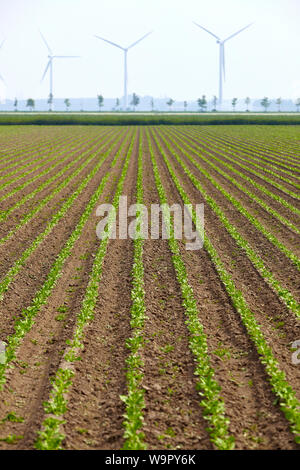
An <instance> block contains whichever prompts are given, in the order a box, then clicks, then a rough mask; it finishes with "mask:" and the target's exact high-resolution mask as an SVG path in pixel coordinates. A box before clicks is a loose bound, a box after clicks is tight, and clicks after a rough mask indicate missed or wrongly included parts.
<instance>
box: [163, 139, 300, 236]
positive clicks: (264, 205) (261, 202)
mask: <svg viewBox="0 0 300 470" xmlns="http://www.w3.org/2000/svg"><path fill="white" fill-rule="evenodd" d="M168 135H169V138H170V140H172V142H173V143H174V144H175V145H177V144H176V141H174V140H173V139H171V135H174V134H173V133H170V132H169V133H168ZM180 143H181V144H183V145H184V147H186V148H187V149H188V150H189V152H191V153H193V154H194V155H196V156H197V157H198V158H200V159H201V160H203V161H205V162H206V163H207V164H208V165H210V166H211V167H212V168H213V169H214V170H216V171H217V172H218V173H219V174H221V175H222V176H223V177H224V178H226V179H228V180H229V181H230V182H231V183H232V184H233V185H234V186H236V187H237V188H238V189H239V190H240V191H242V192H243V193H245V194H247V196H249V197H250V198H251V199H252V200H254V201H255V202H257V204H259V205H260V206H261V207H262V208H263V209H264V210H265V211H266V212H268V213H269V214H271V215H272V216H273V217H275V218H276V219H278V220H279V221H280V222H281V223H282V224H283V225H286V226H287V227H288V228H290V229H291V230H293V231H294V232H295V233H297V234H300V230H299V229H298V227H296V225H294V224H292V222H290V221H289V220H288V219H286V218H285V217H283V216H282V215H281V214H280V213H279V212H278V211H276V210H275V209H273V208H272V207H270V206H269V205H268V204H267V203H266V202H265V201H264V200H263V199H260V198H259V197H258V196H256V194H254V193H252V192H251V191H249V190H248V189H247V188H246V187H245V186H244V185H243V184H241V183H239V182H238V181H237V180H236V179H235V178H234V177H232V176H231V175H230V174H228V173H226V172H224V171H223V170H222V169H221V168H220V167H218V166H217V165H215V164H214V163H213V162H212V161H211V157H212V158H213V159H214V160H216V161H218V162H219V163H221V164H223V165H224V166H225V168H227V169H229V170H231V171H232V172H233V173H235V174H237V175H239V176H240V177H241V178H243V179H245V180H246V181H247V182H249V183H250V184H253V185H254V186H255V187H256V188H257V187H258V186H260V185H258V184H257V183H255V182H254V181H253V180H252V179H251V178H249V177H248V176H246V175H244V174H243V173H241V172H240V171H238V170H236V169H235V168H234V167H233V166H232V165H229V164H226V163H225V162H223V161H222V160H221V159H219V158H217V157H215V156H214V155H213V154H211V153H210V152H207V153H209V154H210V158H206V157H205V155H203V154H202V153H199V151H198V152H197V151H196V150H194V149H193V148H192V147H191V146H190V145H189V144H188V143H187V142H186V141H184V140H182V139H181V141H180ZM263 188H264V187H263ZM258 189H259V188H258ZM264 189H265V188H264ZM269 192H270V191H268V190H267V189H266V190H264V193H265V194H267V193H269ZM274 196H275V198H274V199H277V198H278V196H277V195H274ZM298 212H299V214H300V210H299V209H298Z"/></svg>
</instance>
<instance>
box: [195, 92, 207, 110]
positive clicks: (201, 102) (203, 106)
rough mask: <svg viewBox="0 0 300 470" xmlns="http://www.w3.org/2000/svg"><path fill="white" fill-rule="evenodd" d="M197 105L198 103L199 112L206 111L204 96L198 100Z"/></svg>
mask: <svg viewBox="0 0 300 470" xmlns="http://www.w3.org/2000/svg"><path fill="white" fill-rule="evenodd" d="M197 103H198V106H199V108H200V111H201V112H204V111H206V108H207V101H206V96H205V95H202V98H198V100H197Z"/></svg>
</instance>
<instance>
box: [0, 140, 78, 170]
mask: <svg viewBox="0 0 300 470" xmlns="http://www.w3.org/2000/svg"><path fill="white" fill-rule="evenodd" d="M77 140H78V139H76V141H77ZM65 142H69V143H70V142H74V138H72V137H69V138H66V136H63V137H60V138H59V139H57V140H56V142H55V144H56V149H57V148H58V147H59V145H60V144H61V143H65ZM48 146H49V142H47V143H45V142H44V143H41V142H34V143H32V145H31V146H30V147H29V148H28V147H27V148H26V149H25V148H24V147H21V150H20V151H19V153H17V152H15V150H13V152H14V156H13V157H11V156H10V157H7V159H3V158H2V159H0V164H1V165H2V164H3V163H6V166H3V167H1V168H0V172H1V173H3V172H4V171H6V170H10V169H12V168H14V167H15V166H17V167H18V169H20V168H23V163H24V162H27V161H28V160H30V161H31V163H32V157H35V156H38V158H40V155H41V153H44V152H46V151H48V152H49V153H50V152H51V153H53V151H54V150H55V149H51V151H50V150H49V149H48ZM7 150H9V151H11V149H10V148H9V149H7ZM19 155H21V157H22V158H20V159H19V160H18V158H17V157H18V156H19ZM29 164H30V163H29ZM5 176H6V175H5Z"/></svg>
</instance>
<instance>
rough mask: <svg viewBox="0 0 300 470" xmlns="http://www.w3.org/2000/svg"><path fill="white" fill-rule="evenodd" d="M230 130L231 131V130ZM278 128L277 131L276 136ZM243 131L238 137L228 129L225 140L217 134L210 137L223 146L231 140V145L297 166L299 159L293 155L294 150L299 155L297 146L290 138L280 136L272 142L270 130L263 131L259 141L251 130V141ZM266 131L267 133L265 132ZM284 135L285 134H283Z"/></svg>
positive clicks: (241, 130)
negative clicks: (254, 150)
mask: <svg viewBox="0 0 300 470" xmlns="http://www.w3.org/2000/svg"><path fill="white" fill-rule="evenodd" d="M231 130H232V129H231ZM279 130H280V128H278V129H277V132H276V134H278V131H279ZM244 131H245V128H240V129H239V133H238V135H237V134H236V133H235V132H230V130H229V129H227V131H226V138H225V137H224V136H223V135H222V136H221V137H220V135H219V133H218V132H216V129H214V132H210V134H211V135H214V136H216V140H222V141H224V142H225V144H226V143H227V142H228V139H229V138H231V142H232V145H235V144H236V145H239V146H240V147H241V148H246V149H248V148H254V149H256V150H258V151H260V152H263V154H267V155H269V154H270V155H271V156H272V157H273V158H276V159H277V160H278V161H281V162H282V163H284V164H285V163H289V164H291V165H296V166H298V163H299V158H297V154H295V150H297V152H298V155H299V144H295V143H292V141H291V139H290V138H286V139H283V136H282V135H281V136H280V137H279V139H276V140H274V134H273V135H270V132H269V131H270V130H269V129H267V130H266V129H265V133H264V137H265V138H264V139H263V140H261V136H260V140H259V139H258V138H257V135H256V134H255V131H254V129H253V128H252V129H251V140H249V137H250V136H249V134H248V133H247V132H246V133H245V132H244ZM267 131H268V132H267ZM285 135H287V134H286V132H285Z"/></svg>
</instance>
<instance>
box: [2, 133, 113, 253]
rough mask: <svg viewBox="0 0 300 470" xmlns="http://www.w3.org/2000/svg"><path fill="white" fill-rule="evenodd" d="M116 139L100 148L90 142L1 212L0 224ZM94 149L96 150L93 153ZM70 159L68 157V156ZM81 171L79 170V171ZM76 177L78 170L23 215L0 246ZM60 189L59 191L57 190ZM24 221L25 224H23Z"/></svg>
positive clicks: (94, 142) (83, 166) (103, 143)
mask: <svg viewBox="0 0 300 470" xmlns="http://www.w3.org/2000/svg"><path fill="white" fill-rule="evenodd" d="M114 138H116V135H115V134H114V133H112V136H110V138H109V139H108V140H107V141H105V142H103V141H101V147H99V148H98V146H99V140H98V139H95V140H93V141H92V142H90V145H89V147H88V149H87V150H85V149H82V151H81V152H80V153H79V155H78V156H77V157H76V158H75V159H73V160H71V162H70V163H68V165H66V166H64V167H63V168H62V169H61V170H60V171H59V172H58V173H56V174H54V175H53V176H51V177H50V178H49V179H47V180H46V181H44V182H43V183H42V184H41V185H39V186H38V187H37V188H36V189H34V190H33V191H32V192H31V193H28V194H26V195H25V196H23V197H22V198H21V199H19V200H18V201H17V202H16V203H15V204H14V205H12V206H10V207H9V209H6V210H5V211H2V212H1V213H0V222H3V221H4V220H6V219H7V217H8V216H9V215H10V214H11V213H12V212H13V211H15V210H16V209H19V208H20V207H21V206H22V205H24V204H25V203H26V202H27V201H29V200H30V199H32V198H33V197H35V196H36V195H37V194H39V193H40V192H41V191H43V190H44V189H46V188H48V187H49V186H50V185H51V184H52V183H53V182H54V181H58V179H59V178H60V177H61V176H63V175H64V174H65V173H66V172H67V171H68V170H69V169H70V168H72V167H73V166H75V165H76V164H77V163H78V162H79V161H80V160H83V159H85V158H86V160H85V161H84V162H83V164H82V165H81V166H80V168H81V169H83V168H85V167H86V166H87V165H88V163H89V162H90V161H91V160H92V159H93V158H96V157H97V156H98V154H99V152H101V151H102V149H103V148H104V147H105V146H106V145H107V144H108V143H109V142H110V141H111V140H112V139H114ZM95 149H97V150H96V151H95ZM68 158H70V155H69V156H68ZM80 171H81V170H80ZM77 175H78V169H77V170H76V171H75V172H74V173H73V174H71V175H70V176H68V177H67V178H66V179H65V180H64V181H63V182H62V183H61V184H60V185H59V186H58V187H55V188H54V189H53V190H52V192H50V193H49V194H48V195H47V196H46V197H45V198H44V199H43V200H41V201H39V202H38V204H37V205H35V206H34V207H33V209H32V210H31V211H30V212H29V213H27V214H25V215H24V217H23V219H22V220H21V221H20V223H19V224H18V226H17V227H18V228H14V229H13V230H12V231H10V232H9V233H8V234H7V235H6V236H5V237H4V238H2V239H1V240H0V244H1V243H3V242H4V241H7V240H8V239H9V238H10V237H11V235H12V234H14V233H15V232H16V231H17V230H18V229H19V228H20V227H22V226H23V225H24V223H27V222H28V221H29V220H30V219H31V218H32V217H33V215H35V214H36V213H37V212H38V211H39V210H40V209H41V208H42V207H44V206H45V204H47V203H48V202H49V201H50V200H51V199H52V198H53V197H54V196H55V195H56V194H57V193H58V192H59V191H60V190H61V189H63V188H65V187H66V186H67V181H68V182H69V181H71V180H72V179H73V178H74V177H75V176H77ZM58 188H60V189H58ZM24 220H26V222H24Z"/></svg>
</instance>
